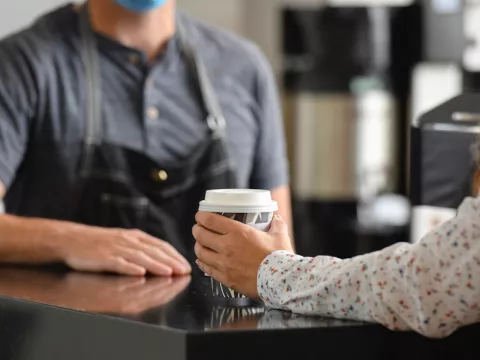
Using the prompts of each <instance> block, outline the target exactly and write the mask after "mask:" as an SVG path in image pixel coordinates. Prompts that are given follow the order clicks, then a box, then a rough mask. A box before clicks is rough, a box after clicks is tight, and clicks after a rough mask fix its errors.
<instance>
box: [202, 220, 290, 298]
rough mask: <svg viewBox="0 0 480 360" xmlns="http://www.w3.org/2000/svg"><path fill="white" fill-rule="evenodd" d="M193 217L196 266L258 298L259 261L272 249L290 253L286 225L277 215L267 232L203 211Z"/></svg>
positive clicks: (223, 282) (249, 295)
mask: <svg viewBox="0 0 480 360" xmlns="http://www.w3.org/2000/svg"><path fill="white" fill-rule="evenodd" d="M196 220H197V225H195V226H194V228H193V236H194V237H195V239H196V240H197V243H196V244H195V253H196V254H197V257H198V262H197V264H198V266H199V267H200V269H201V270H202V271H204V272H205V273H207V274H208V275H209V276H211V277H213V278H214V279H216V280H218V281H220V282H221V283H222V284H224V285H226V286H228V287H230V288H232V289H234V290H236V291H238V292H240V293H242V294H244V295H246V296H248V297H250V298H258V292H257V272H258V268H259V266H260V264H261V263H262V261H263V260H264V259H265V258H266V257H267V256H268V255H270V254H271V253H272V252H274V251H276V250H287V251H292V252H293V250H292V244H291V241H290V238H289V236H288V227H287V225H286V224H285V223H284V222H283V220H281V218H280V217H278V216H275V217H274V219H273V221H272V225H271V227H270V231H269V232H268V233H264V232H261V231H258V230H255V229H253V228H251V227H249V226H248V225H245V224H242V223H240V222H237V221H234V220H230V219H227V218H225V217H223V216H221V215H216V214H211V213H206V212H199V213H198V214H197V216H196Z"/></svg>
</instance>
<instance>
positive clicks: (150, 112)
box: [147, 106, 160, 120]
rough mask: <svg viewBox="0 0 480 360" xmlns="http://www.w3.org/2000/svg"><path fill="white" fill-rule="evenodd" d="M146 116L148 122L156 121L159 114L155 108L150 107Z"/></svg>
mask: <svg viewBox="0 0 480 360" xmlns="http://www.w3.org/2000/svg"><path fill="white" fill-rule="evenodd" d="M147 116H148V118H149V119H150V120H157V119H158V117H159V116H160V112H159V111H158V109H157V108H156V107H155V106H150V107H149V108H148V109H147Z"/></svg>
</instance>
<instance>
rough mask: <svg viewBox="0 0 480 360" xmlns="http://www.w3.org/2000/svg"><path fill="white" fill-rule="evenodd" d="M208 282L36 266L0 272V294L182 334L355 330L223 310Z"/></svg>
mask: <svg viewBox="0 0 480 360" xmlns="http://www.w3.org/2000/svg"><path fill="white" fill-rule="evenodd" d="M209 281H210V280H209V279H208V278H205V277H203V276H202V275H199V274H197V275H196V276H194V277H193V278H192V277H176V278H156V277H151V278H134V277H121V276H115V275H105V274H101V275H99V274H86V273H77V272H65V271H57V270H51V269H39V268H10V267H9V268H5V267H3V268H0V295H2V296H6V297H11V298H18V299H23V300H28V301H33V302H38V303H43V304H47V305H52V306H56V307H62V308H67V309H72V310H78V311H83V312H88V313H95V314H105V315H109V316H114V317H120V318H124V319H129V320H134V321H140V322H143V323H148V324H152V325H160V326H167V327H170V328H175V329H179V330H187V331H216V330H222V331H224V330H237V331H238V330H255V329H283V328H311V327H326V326H358V325H362V323H356V322H347V321H341V320H332V319H323V318H315V317H305V316H300V315H294V314H291V313H286V312H282V311H276V310H268V309H265V308H264V307H263V306H261V305H260V304H259V305H256V306H251V307H247V308H225V307H222V306H219V305H218V304H217V303H216V302H215V299H214V298H213V297H212V294H211V290H210V289H211V288H210V286H209Z"/></svg>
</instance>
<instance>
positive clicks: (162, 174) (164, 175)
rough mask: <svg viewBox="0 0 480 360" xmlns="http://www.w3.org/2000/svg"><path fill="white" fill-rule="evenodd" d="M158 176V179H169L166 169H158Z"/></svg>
mask: <svg viewBox="0 0 480 360" xmlns="http://www.w3.org/2000/svg"><path fill="white" fill-rule="evenodd" d="M156 178H157V180H158V181H167V180H168V173H167V172H166V171H165V170H158V172H157V173H156Z"/></svg>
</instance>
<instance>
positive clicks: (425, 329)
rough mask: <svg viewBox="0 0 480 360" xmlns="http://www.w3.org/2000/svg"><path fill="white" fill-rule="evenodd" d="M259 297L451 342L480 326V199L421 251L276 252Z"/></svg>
mask: <svg viewBox="0 0 480 360" xmlns="http://www.w3.org/2000/svg"><path fill="white" fill-rule="evenodd" d="M258 291H259V295H260V297H261V298H262V300H263V301H264V302H265V304H266V305H267V306H268V307H271V308H276V309H283V310H291V311H293V312H295V313H301V314H309V315H321V316H328V317H335V318H343V319H354V320H364V321H372V322H379V323H381V324H383V325H385V326H387V327H388V328H390V329H392V330H415V331H417V332H419V333H421V334H423V335H425V336H428V337H436V338H438V337H445V336H448V335H449V334H451V333H452V332H453V331H455V330H456V329H457V328H458V327H460V326H464V325H468V324H471V323H475V322H477V321H480V306H479V305H480V199H472V198H468V199H466V200H465V201H464V202H463V204H462V205H461V206H460V208H459V210H458V213H457V217H456V218H455V219H453V220H451V221H449V222H447V223H445V224H443V225H442V226H440V227H438V228H437V229H436V230H435V231H433V232H431V233H429V234H428V235H427V236H425V237H424V238H423V239H422V240H421V241H420V242H418V243H416V244H407V243H399V244H396V245H393V246H390V247H388V248H386V249H384V250H382V251H378V252H374V253H370V254H365V255H362V256H358V257H355V258H352V259H346V260H341V259H336V258H332V257H327V256H319V257H316V258H305V257H301V256H298V255H295V254H292V253H289V252H284V251H277V252H274V253H273V254H271V255H270V256H268V257H267V258H266V259H265V260H264V262H263V263H262V265H261V266H260V268H259V272H258Z"/></svg>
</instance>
